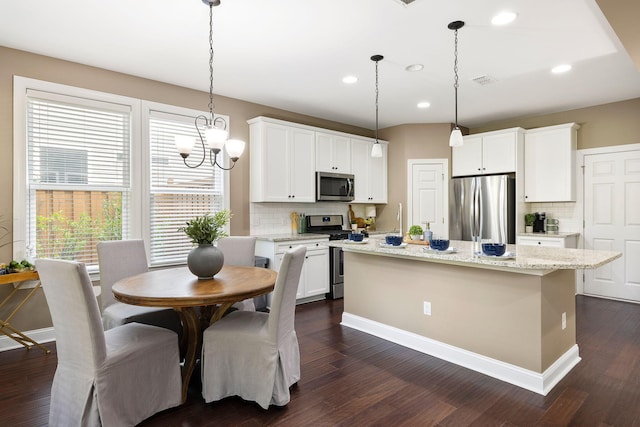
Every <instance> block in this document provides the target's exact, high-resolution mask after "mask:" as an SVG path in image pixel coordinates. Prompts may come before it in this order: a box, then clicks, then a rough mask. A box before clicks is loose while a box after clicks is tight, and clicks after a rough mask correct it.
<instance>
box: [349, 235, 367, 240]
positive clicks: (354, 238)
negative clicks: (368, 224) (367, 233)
mask: <svg viewBox="0 0 640 427" xmlns="http://www.w3.org/2000/svg"><path fill="white" fill-rule="evenodd" d="M349 240H353V241H354V242H362V241H363V240H364V234H362V233H351V234H350V235H349Z"/></svg>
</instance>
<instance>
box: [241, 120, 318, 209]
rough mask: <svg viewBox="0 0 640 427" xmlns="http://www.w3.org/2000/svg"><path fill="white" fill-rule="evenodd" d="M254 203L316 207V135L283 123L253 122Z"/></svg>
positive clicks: (310, 131) (252, 166)
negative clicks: (301, 204) (303, 204)
mask: <svg viewBox="0 0 640 427" xmlns="http://www.w3.org/2000/svg"><path fill="white" fill-rule="evenodd" d="M248 123H249V132H250V144H249V145H250V156H251V159H250V163H251V176H250V182H251V188H250V199H251V201H252V202H297V203H314V202H315V201H316V199H315V167H316V164H315V132H314V131H313V130H309V129H307V128H305V127H296V126H291V125H289V124H286V122H281V121H279V120H273V119H267V118H264V117H258V118H255V119H252V120H249V122H248Z"/></svg>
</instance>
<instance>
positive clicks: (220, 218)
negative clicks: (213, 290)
mask: <svg viewBox="0 0 640 427" xmlns="http://www.w3.org/2000/svg"><path fill="white" fill-rule="evenodd" d="M230 219H231V212H229V211H228V210H226V209H223V210H221V211H218V212H216V213H214V214H213V215H210V214H205V215H204V216H197V217H195V218H194V219H192V220H191V221H187V225H186V226H185V227H180V228H179V229H178V231H183V232H184V233H185V234H186V235H187V236H189V238H190V239H191V242H192V243H193V244H196V245H198V246H197V247H195V248H193V249H192V250H191V252H189V256H188V257H187V267H189V270H190V271H191V272H192V273H193V274H195V275H196V276H198V279H211V278H213V276H215V275H216V274H217V273H218V272H219V271H220V270H221V269H222V266H223V265H224V255H223V253H222V251H221V250H220V249H218V248H217V247H216V246H214V243H215V242H217V241H218V240H219V239H221V238H223V237H226V236H227V233H226V232H225V231H224V228H225V226H226V225H227V224H228V223H229V220H230Z"/></svg>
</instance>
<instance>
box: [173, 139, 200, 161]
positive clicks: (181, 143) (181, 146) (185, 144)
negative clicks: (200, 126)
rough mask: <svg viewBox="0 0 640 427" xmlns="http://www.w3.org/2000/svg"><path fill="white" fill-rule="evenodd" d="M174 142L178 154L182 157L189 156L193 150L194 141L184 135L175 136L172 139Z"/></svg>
mask: <svg viewBox="0 0 640 427" xmlns="http://www.w3.org/2000/svg"><path fill="white" fill-rule="evenodd" d="M174 142H175V144H176V148H177V150H178V153H180V155H182V156H188V155H189V154H191V150H193V145H194V144H195V142H196V140H195V139H194V138H192V137H190V136H185V135H176V137H175V138H174Z"/></svg>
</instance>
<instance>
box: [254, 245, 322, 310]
mask: <svg viewBox="0 0 640 427" xmlns="http://www.w3.org/2000/svg"><path fill="white" fill-rule="evenodd" d="M299 245H303V246H306V247H307V254H306V256H305V260H304V265H303V267H302V273H301V274H300V282H299V283H298V292H297V294H296V299H297V300H298V303H304V302H311V301H317V300H321V299H324V298H325V294H327V293H328V292H329V240H328V239H314V240H287V241H278V242H274V241H271V240H258V241H257V242H256V255H258V256H263V257H266V258H269V265H270V266H271V269H272V270H275V271H279V270H280V265H281V264H282V258H284V254H285V252H286V251H288V250H289V249H291V248H293V247H296V246H299ZM270 302H271V300H270V298H268V302H267V305H268V306H270V305H271V304H270Z"/></svg>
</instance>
